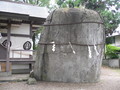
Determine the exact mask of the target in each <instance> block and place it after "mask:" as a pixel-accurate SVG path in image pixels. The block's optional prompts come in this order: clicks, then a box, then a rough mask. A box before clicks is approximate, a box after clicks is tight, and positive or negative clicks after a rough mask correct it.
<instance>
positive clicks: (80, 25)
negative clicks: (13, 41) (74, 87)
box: [34, 8, 104, 82]
mask: <svg viewBox="0 0 120 90" xmlns="http://www.w3.org/2000/svg"><path fill="white" fill-rule="evenodd" d="M45 25H46V26H45V29H44V30H43V32H42V34H41V38H40V41H39V45H38V50H37V54H36V63H35V68H34V75H35V78H36V79H37V80H43V81H58V82H97V81H99V77H100V67H101V62H102V57H103V50H104V30H103V24H102V19H101V17H100V16H99V14H98V13H97V12H95V11H93V10H88V9H78V8H71V9H58V10H55V11H53V12H52V13H51V14H50V15H49V16H48V18H47V20H46V22H45Z"/></svg>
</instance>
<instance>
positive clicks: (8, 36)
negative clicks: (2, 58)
mask: <svg viewBox="0 0 120 90" xmlns="http://www.w3.org/2000/svg"><path fill="white" fill-rule="evenodd" d="M10 33H11V23H10V21H9V22H8V29H7V61H6V71H7V72H9V71H10V58H9V55H10Z"/></svg>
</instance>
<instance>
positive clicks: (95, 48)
mask: <svg viewBox="0 0 120 90" xmlns="http://www.w3.org/2000/svg"><path fill="white" fill-rule="evenodd" d="M94 50H95V52H96V55H97V56H98V55H99V53H98V50H97V47H96V45H94Z"/></svg>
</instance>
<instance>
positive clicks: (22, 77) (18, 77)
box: [0, 74, 29, 83]
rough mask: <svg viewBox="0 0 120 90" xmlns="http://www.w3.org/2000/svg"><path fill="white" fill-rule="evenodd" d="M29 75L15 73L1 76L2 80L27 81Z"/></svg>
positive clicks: (0, 80)
mask: <svg viewBox="0 0 120 90" xmlns="http://www.w3.org/2000/svg"><path fill="white" fill-rule="evenodd" d="M28 77H29V74H13V75H12V76H8V77H7V76H5V77H0V83H1V82H16V81H17V82H19V81H26V80H27V79H28Z"/></svg>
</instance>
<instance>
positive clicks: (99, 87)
mask: <svg viewBox="0 0 120 90" xmlns="http://www.w3.org/2000/svg"><path fill="white" fill-rule="evenodd" d="M0 90H120V70H119V71H118V70H114V69H110V68H107V67H102V74H101V80H100V82H99V83H92V84H91V83H86V84H81V83H59V82H37V84H36V85H27V84H26V82H9V83H8V82H4V83H1V84H0Z"/></svg>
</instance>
